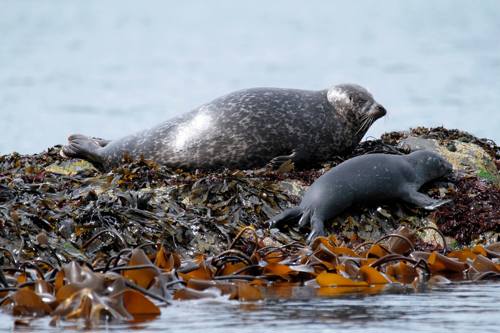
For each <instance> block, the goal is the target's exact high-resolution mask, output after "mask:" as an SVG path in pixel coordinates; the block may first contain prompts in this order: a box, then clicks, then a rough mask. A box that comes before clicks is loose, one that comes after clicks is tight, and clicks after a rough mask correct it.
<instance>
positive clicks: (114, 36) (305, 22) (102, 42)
mask: <svg viewBox="0 0 500 333" xmlns="http://www.w3.org/2000/svg"><path fill="white" fill-rule="evenodd" d="M340 82H356V83H359V84H361V85H364V86H366V87H367V88H369V89H370V90H371V91H372V92H373V94H374V95H375V97H376V98H377V100H378V101H379V102H381V103H382V104H384V105H385V106H386V108H387V110H388V111H389V114H388V116H387V117H386V118H385V119H382V120H379V121H378V122H377V123H376V124H375V126H374V127H372V129H371V130H370V132H368V134H367V135H368V136H378V135H380V134H381V133H382V132H384V131H387V130H400V129H406V128H408V127H410V126H418V125H427V126H435V125H444V126H447V127H458V128H462V129H465V130H468V131H471V132H472V133H473V134H476V135H478V136H481V137H489V138H492V139H494V140H496V141H497V142H498V141H500V130H499V128H500V2H499V1H496V0H483V1H480V2H475V1H466V0H461V1H459V0H441V1H420V0H412V1H399V0H387V1H383V2H381V1H326V0H325V1H319V0H314V1H298V0H295V1H294V0H276V1H267V0H254V1H230V0H221V1H202V0H198V1H175V2H174V1H161V0H158V1H148V2H144V3H143V2H137V1H133V2H132V1H123V0H114V1H101V0H85V1H66V0H54V1H44V0H32V1H29V0H23V1H6V0H5V1H4V0H0V153H9V152H12V151H13V150H17V151H20V152H24V153H26V152H38V151H41V150H42V149H45V148H46V147H48V146H51V145H54V144H58V143H64V142H65V140H66V137H67V135H68V134H70V133H74V132H77V133H85V134H91V135H96V136H100V137H105V138H109V139H114V138H119V137H121V136H123V135H125V134H128V133H131V132H134V131H137V130H140V129H143V128H148V127H150V126H152V125H153V124H157V123H158V122H159V121H162V120H166V119H168V118H170V117H172V116H175V115H178V114H181V113H183V112H187V111H189V110H191V109H193V108H195V107H196V106H198V105H200V104H202V103H204V102H207V101H209V100H211V99H213V98H215V97H217V96H220V95H222V94H225V93H227V92H230V91H233V90H237V89H241V88H247V87H255V86H276V87H293V88H304V89H323V88H326V87H328V86H330V85H332V84H334V83H340Z"/></svg>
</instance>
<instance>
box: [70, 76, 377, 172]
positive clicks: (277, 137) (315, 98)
mask: <svg viewBox="0 0 500 333" xmlns="http://www.w3.org/2000/svg"><path fill="white" fill-rule="evenodd" d="M385 114H386V110H385V109H384V108H383V107H382V106H381V105H380V104H378V103H377V102H376V101H375V100H374V99H373V96H372V95H371V94H370V93H369V92H368V91H367V90H366V89H364V88H363V87H360V86H358V85H354V84H341V85H337V86H334V87H332V88H330V89H325V90H320V91H309V90H298V89H281V88H252V89H246V90H241V91H236V92H233V93H230V94H228V95H225V96H222V97H219V98H217V99H215V100H213V101H211V102H209V103H207V104H204V105H202V106H200V107H198V108H197V109H195V110H193V111H191V112H189V113H187V114H184V115H182V116H179V117H176V118H173V119H171V120H168V121H166V122H164V123H161V124H159V125H157V126H155V127H153V128H151V129H148V130H145V131H142V132H139V133H137V134H134V135H130V136H126V137H124V138H122V139H118V140H114V141H108V140H103V139H96V138H93V137H88V136H85V135H81V134H76V135H71V136H70V137H69V138H68V144H67V145H66V146H64V147H63V148H62V150H61V154H62V155H63V156H66V157H76V158H82V159H85V160H88V161H90V162H92V163H93V164H94V165H96V166H97V167H100V168H102V169H109V168H111V167H114V166H117V165H119V164H120V162H121V160H122V158H123V157H124V156H126V155H128V156H129V157H131V158H133V159H137V158H140V157H143V158H145V159H150V160H154V161H156V162H157V163H159V164H164V165H167V166H171V167H176V168H185V169H195V168H200V169H217V168H240V169H241V168H252V167H260V166H264V165H266V164H267V163H271V164H274V165H279V164H281V163H283V162H285V161H287V160H292V161H293V162H295V163H298V164H303V165H307V164H308V163H317V162H322V161H325V160H327V159H329V158H331V157H332V156H334V155H339V154H346V153H348V152H350V151H352V150H353V149H354V148H355V147H356V146H357V145H358V144H359V142H360V141H361V139H362V137H363V135H364V134H365V133H366V131H367V130H368V128H369V127H370V126H371V124H372V123H373V122H374V121H375V120H377V119H378V118H380V117H382V116H384V115H385Z"/></svg>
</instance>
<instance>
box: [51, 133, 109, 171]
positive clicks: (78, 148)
mask: <svg viewBox="0 0 500 333" xmlns="http://www.w3.org/2000/svg"><path fill="white" fill-rule="evenodd" d="M101 147H102V146H101V144H100V143H99V142H98V141H97V140H96V139H95V138H90V137H88V136H85V135H81V134H73V135H70V136H69V137H68V144H67V145H65V146H63V147H62V149H61V156H63V157H73V158H81V159H83V160H87V161H89V162H91V163H92V164H94V165H96V166H98V167H101V166H102V165H103V163H104V159H103V158H102V157H101V156H99V154H98V151H99V149H101Z"/></svg>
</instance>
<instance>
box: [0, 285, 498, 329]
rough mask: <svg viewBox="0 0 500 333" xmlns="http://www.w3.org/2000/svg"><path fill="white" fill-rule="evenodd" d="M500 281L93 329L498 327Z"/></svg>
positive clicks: (199, 309) (194, 312)
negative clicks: (133, 325) (132, 325)
mask: <svg viewBox="0 0 500 333" xmlns="http://www.w3.org/2000/svg"><path fill="white" fill-rule="evenodd" d="M499 288H500V284H498V283H487V284H460V285H447V286H441V287H434V288H433V289H432V290H429V291H426V292H420V293H416V294H414V293H409V294H406V293H403V294H382V295H374V296H345V297H339V298H333V299H332V298H329V299H308V300H300V299H298V300H293V301H290V300H289V301H279V300H277V301H267V302H263V303H245V304H240V303H238V302H234V301H226V300H222V299H221V300H209V301H207V300H203V301H179V302H175V303H174V304H173V305H171V306H169V307H167V308H164V309H162V315H161V317H160V318H159V319H157V320H155V321H153V322H149V323H147V324H144V325H140V326H135V327H133V328H131V327H127V326H109V327H104V328H101V329H95V330H92V332H105V331H116V332H120V331H124V330H125V329H126V328H128V329H130V331H140V332H201V331H203V332H208V333H215V332H217V333H220V332H266V333H269V332H349V333H355V332H363V333H372V332H373V333H376V332H403V331H406V332H454V333H459V332H466V333H471V332H481V333H487V332H499V328H498V321H499V319H500V307H499V304H500V293H499ZM0 330H1V331H20V332H23V331H25V332H31V331H34V330H36V331H37V332H52V331H59V332H63V331H64V332H68V333H69V332H73V331H74V330H73V329H68V328H66V329H61V328H59V329H55V328H50V327H49V326H48V320H46V319H39V320H36V321H34V322H33V324H32V327H31V328H17V329H15V330H14V329H13V320H12V319H11V318H10V317H8V316H6V315H3V314H0Z"/></svg>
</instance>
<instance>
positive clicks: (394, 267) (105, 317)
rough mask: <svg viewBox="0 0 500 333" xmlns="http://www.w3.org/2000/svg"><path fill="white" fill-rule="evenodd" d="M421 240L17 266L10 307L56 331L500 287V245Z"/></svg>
mask: <svg viewBox="0 0 500 333" xmlns="http://www.w3.org/2000/svg"><path fill="white" fill-rule="evenodd" d="M421 232H422V230H410V229H408V228H406V227H401V228H399V229H398V230H397V231H396V232H394V233H392V234H389V235H386V236H384V237H382V238H380V239H378V240H375V241H374V242H365V243H359V244H357V245H356V246H353V245H352V244H351V245H349V244H346V243H344V242H342V241H339V240H338V239H337V238H336V237H335V236H333V235H332V236H330V237H319V238H316V239H315V240H314V241H313V242H312V244H311V245H310V246H306V245H304V244H301V243H299V242H292V243H288V244H278V243H269V240H268V239H267V240H266V239H265V238H262V237H260V236H259V235H258V234H257V232H256V231H255V229H254V228H253V227H245V228H243V229H242V230H241V231H240V232H239V234H238V235H237V236H236V237H235V239H234V240H233V241H232V243H231V244H230V246H229V247H228V248H227V249H226V250H224V251H222V252H221V253H219V254H217V255H213V256H207V255H203V254H198V255H196V256H194V257H193V258H191V259H186V260H183V259H181V257H180V256H179V255H178V254H177V253H175V252H172V251H170V250H167V249H166V248H165V247H164V246H162V245H158V244H151V243H144V244H141V245H140V246H138V247H135V248H125V249H123V250H122V251H121V252H120V254H119V255H118V256H114V257H111V258H108V259H105V260H104V259H102V258H100V257H99V255H96V256H95V257H94V258H93V260H92V261H90V262H83V261H81V262H77V261H71V262H69V263H67V264H63V265H55V266H51V265H49V264H47V263H45V262H41V261H40V262H29V263H28V262H16V261H14V260H12V261H9V262H7V263H4V265H3V266H2V267H1V270H0V271H1V272H2V279H1V284H2V287H1V288H0V298H1V300H0V308H1V309H2V310H3V311H6V312H8V313H11V314H12V315H14V316H18V317H21V318H23V317H40V316H47V315H48V316H51V317H52V321H51V324H52V325H66V324H67V323H76V324H78V325H81V327H93V326H96V325H99V324H101V323H103V322H115V323H116V322H138V321H145V320H151V319H154V318H155V317H156V316H158V315H159V314H160V307H162V306H168V304H169V303H170V302H171V301H172V300H186V299H199V298H213V297H219V296H221V295H225V297H227V298H229V299H235V300H240V301H254V300H261V299H269V298H285V299H286V298H292V297H293V290H294V289H295V288H299V287H300V288H305V289H308V290H309V291H310V293H309V294H310V295H311V297H334V296H336V295H342V294H352V293H367V294H373V293H379V292H383V291H384V290H389V289H391V288H394V287H397V288H404V289H406V290H418V289H419V288H420V287H422V286H423V285H429V284H442V283H450V282H451V281H470V280H472V281H478V280H485V279H499V278H500V243H494V244H490V245H489V246H481V245H477V246H474V247H472V248H464V249H461V250H453V251H450V249H449V248H448V246H447V244H446V241H445V238H444V235H442V234H441V239H440V240H439V241H437V242H435V243H434V244H431V245H432V246H433V248H432V249H431V250H426V249H425V246H423V247H422V246H421V245H419V244H422V243H419V242H417V240H418V239H419V234H420V233H421ZM428 246H429V244H427V247H428ZM216 291H217V292H216ZM24 324H26V323H24Z"/></svg>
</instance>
